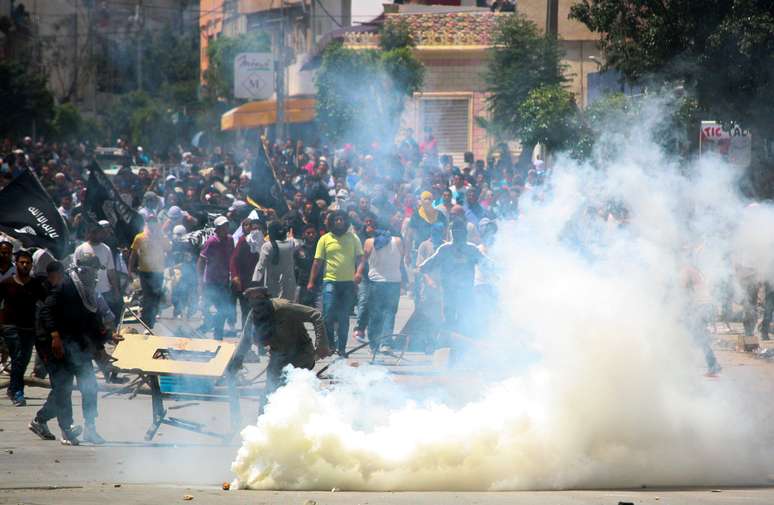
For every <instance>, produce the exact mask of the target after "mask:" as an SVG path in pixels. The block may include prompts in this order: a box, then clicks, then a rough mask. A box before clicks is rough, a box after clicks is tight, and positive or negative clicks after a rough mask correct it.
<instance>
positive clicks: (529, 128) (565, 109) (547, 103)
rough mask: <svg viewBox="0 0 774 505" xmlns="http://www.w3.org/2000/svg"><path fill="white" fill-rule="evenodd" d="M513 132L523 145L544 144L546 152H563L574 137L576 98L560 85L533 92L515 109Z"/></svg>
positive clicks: (575, 133) (575, 129)
mask: <svg viewBox="0 0 774 505" xmlns="http://www.w3.org/2000/svg"><path fill="white" fill-rule="evenodd" d="M516 112H517V114H518V115H519V118H520V123H519V125H518V129H517V131H516V133H517V135H518V137H519V139H521V142H522V143H523V144H524V145H527V146H534V145H536V144H543V145H544V146H546V148H547V149H548V150H549V151H554V150H561V149H564V148H566V147H567V146H568V145H569V144H570V143H571V142H572V141H573V140H574V139H575V137H576V136H577V128H578V106H577V105H576V104H575V95H573V94H572V93H571V92H570V91H567V90H566V89H564V88H563V87H562V86H561V84H552V85H546V86H541V87H539V88H535V89H533V90H532V91H531V92H530V93H529V94H528V95H527V97H526V98H525V99H524V101H523V102H521V103H520V104H519V106H518V108H517V111H516Z"/></svg>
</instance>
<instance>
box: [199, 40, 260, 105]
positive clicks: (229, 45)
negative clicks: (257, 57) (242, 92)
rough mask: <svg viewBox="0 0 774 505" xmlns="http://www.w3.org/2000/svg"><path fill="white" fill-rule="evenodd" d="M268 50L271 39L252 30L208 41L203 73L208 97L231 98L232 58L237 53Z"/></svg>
mask: <svg viewBox="0 0 774 505" xmlns="http://www.w3.org/2000/svg"><path fill="white" fill-rule="evenodd" d="M268 51H271V39H270V37H269V35H268V34H267V33H265V32H256V31H252V32H248V33H244V34H241V35H239V36H237V37H220V38H217V39H215V40H213V41H212V42H210V43H209V45H208V46H207V58H208V59H209V66H208V68H207V70H206V71H205V73H204V80H205V81H206V83H207V85H206V91H207V93H208V95H209V98H211V99H218V98H225V99H228V100H233V94H234V58H236V56H237V54H239V53H245V52H268Z"/></svg>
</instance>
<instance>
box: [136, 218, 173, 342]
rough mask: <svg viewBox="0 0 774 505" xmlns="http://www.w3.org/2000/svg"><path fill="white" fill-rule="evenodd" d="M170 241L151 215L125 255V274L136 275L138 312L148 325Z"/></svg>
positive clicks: (157, 298)
mask: <svg viewBox="0 0 774 505" xmlns="http://www.w3.org/2000/svg"><path fill="white" fill-rule="evenodd" d="M169 248H170V243H169V241H168V240H167V239H166V237H165V236H164V234H163V233H162V231H161V227H160V226H159V222H158V219H157V218H156V216H155V214H148V215H147V217H146V218H145V230H143V231H142V232H140V233H138V234H137V236H136V237H135V238H134V241H133V242H132V247H131V255H130V256H129V275H130V276H131V275H135V274H136V275H137V276H138V277H139V278H140V289H142V313H141V315H140V317H141V318H142V320H143V322H144V323H145V325H146V326H147V327H148V328H151V329H152V328H153V326H154V325H155V324H156V317H157V316H158V313H159V304H160V303H161V297H162V294H163V291H162V290H163V288H164V267H165V255H166V252H167V251H168V250H169Z"/></svg>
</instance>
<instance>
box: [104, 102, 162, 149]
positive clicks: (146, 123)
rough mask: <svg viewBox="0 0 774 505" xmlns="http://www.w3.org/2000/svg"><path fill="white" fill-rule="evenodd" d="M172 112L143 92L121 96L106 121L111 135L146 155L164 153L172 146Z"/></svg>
mask: <svg viewBox="0 0 774 505" xmlns="http://www.w3.org/2000/svg"><path fill="white" fill-rule="evenodd" d="M172 114H173V110H172V109H171V108H170V107H169V105H168V104H166V103H165V102H164V101H163V100H161V99H159V98H156V97H153V96H151V95H150V94H148V93H145V92H143V91H132V92H131V93H126V94H124V95H122V96H121V97H120V98H119V100H118V102H117V103H116V105H115V106H114V107H113V108H112V109H111V111H110V113H109V115H108V119H109V123H110V124H111V125H112V126H113V128H114V130H113V132H112V133H113V136H114V137H121V138H125V139H128V140H129V141H130V142H131V143H132V144H134V145H141V146H143V148H145V149H146V151H149V152H154V153H158V152H165V151H166V150H167V149H169V148H170V147H172V146H174V144H175V137H176V135H177V128H176V125H175V124H174V123H173V122H172Z"/></svg>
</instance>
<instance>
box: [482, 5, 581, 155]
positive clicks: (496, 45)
mask: <svg viewBox="0 0 774 505" xmlns="http://www.w3.org/2000/svg"><path fill="white" fill-rule="evenodd" d="M492 46H493V47H492V49H491V58H490V60H489V63H488V66H487V70H486V72H485V73H484V79H485V81H486V84H487V91H488V92H489V93H490V95H489V98H488V103H487V105H488V108H489V112H490V113H491V121H492V123H494V124H495V125H496V126H497V127H499V128H500V129H501V130H502V131H504V132H506V133H509V134H511V135H514V136H518V135H519V132H521V131H522V129H523V127H524V125H525V124H524V118H522V116H521V113H520V110H521V104H522V103H524V101H525V100H527V98H528V97H529V95H530V93H532V92H533V91H534V90H536V89H538V88H541V87H544V86H555V85H562V84H563V83H565V82H566V81H567V78H566V77H565V76H564V65H563V64H562V63H561V60H562V51H561V49H560V47H559V45H558V43H557V40H556V38H554V37H552V36H549V35H544V34H543V33H541V32H540V29H539V28H538V27H537V25H536V24H535V23H533V22H532V21H530V20H529V19H527V18H526V17H524V16H522V15H517V14H509V15H502V16H498V23H497V27H496V29H495V32H494V34H493V44H492ZM525 147H526V146H525Z"/></svg>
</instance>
